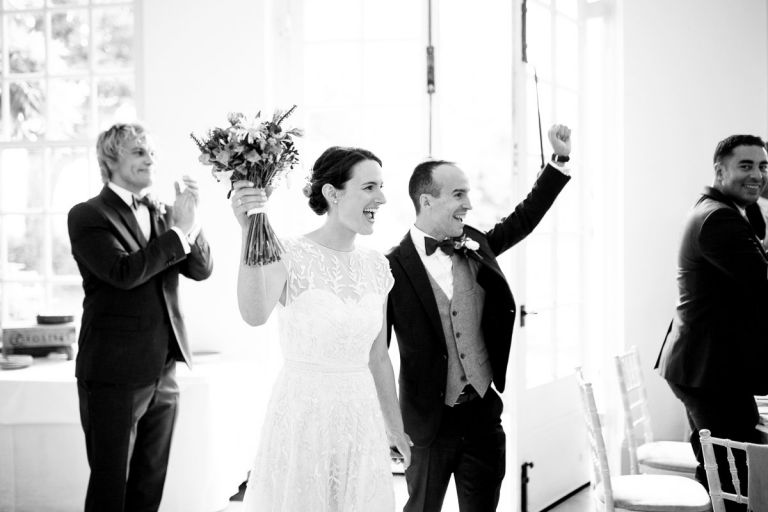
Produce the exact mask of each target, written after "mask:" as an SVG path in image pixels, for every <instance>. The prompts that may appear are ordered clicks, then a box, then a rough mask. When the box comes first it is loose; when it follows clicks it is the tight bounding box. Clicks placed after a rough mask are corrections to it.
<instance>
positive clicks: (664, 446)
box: [637, 441, 699, 474]
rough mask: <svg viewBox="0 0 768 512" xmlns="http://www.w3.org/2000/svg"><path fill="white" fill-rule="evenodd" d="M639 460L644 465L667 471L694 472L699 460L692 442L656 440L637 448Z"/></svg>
mask: <svg viewBox="0 0 768 512" xmlns="http://www.w3.org/2000/svg"><path fill="white" fill-rule="evenodd" d="M637 461H638V463H639V464H641V465H643V466H648V467H650V468H655V469H663V470H665V471H674V472H678V473H690V474H693V473H694V472H695V471H696V466H698V464H699V462H698V461H697V460H696V456H695V455H694V454H693V448H691V445H690V443H684V442H682V441H654V442H652V443H645V444H643V445H640V446H638V448H637Z"/></svg>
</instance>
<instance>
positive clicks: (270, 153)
mask: <svg viewBox="0 0 768 512" xmlns="http://www.w3.org/2000/svg"><path fill="white" fill-rule="evenodd" d="M295 109H296V105H294V106H293V107H291V108H290V109H289V110H288V111H285V112H284V111H281V110H277V111H275V113H274V115H273V116H272V119H271V120H264V121H259V117H260V115H261V112H259V113H258V114H256V116H255V118H254V119H253V120H249V119H247V118H246V117H245V116H244V115H243V114H240V113H232V114H229V116H228V121H229V126H227V127H226V128H213V129H211V130H209V131H208V133H207V135H206V136H205V137H201V138H198V137H196V136H195V135H194V134H190V136H191V137H192V140H194V141H195V144H196V145H197V147H198V149H199V150H200V162H201V163H203V164H205V165H211V166H213V170H212V174H213V176H214V177H215V178H216V179H217V180H220V179H221V178H222V176H223V177H226V178H228V179H229V180H230V182H231V183H232V184H234V182H236V181H239V180H248V181H250V182H251V183H253V184H254V186H255V187H257V188H267V187H274V186H275V185H276V184H277V182H278V181H279V180H280V178H282V176H283V175H284V174H285V173H286V172H288V171H289V170H290V169H293V167H294V166H295V165H296V164H298V162H299V152H298V150H297V149H296V146H295V143H294V140H293V138H294V137H301V136H302V135H303V133H302V131H301V130H300V129H298V128H293V129H290V130H284V129H283V128H282V126H281V123H282V122H283V121H284V120H285V119H286V118H287V117H288V116H289V115H291V114H292V113H293V111H294V110H295ZM231 193H232V190H231V189H230V192H229V194H228V195H227V197H229V195H230V194H231ZM248 216H249V217H250V224H249V227H248V237H247V240H246V247H245V251H244V254H243V262H244V263H245V264H246V265H250V266H256V265H267V264H269V263H274V262H276V261H279V260H280V254H281V253H282V252H283V247H282V245H281V244H280V240H279V239H278V238H277V235H275V232H274V231H273V230H272V227H271V226H270V224H269V220H268V219H267V215H266V213H264V212H263V211H260V210H258V209H257V210H251V211H249V212H248Z"/></svg>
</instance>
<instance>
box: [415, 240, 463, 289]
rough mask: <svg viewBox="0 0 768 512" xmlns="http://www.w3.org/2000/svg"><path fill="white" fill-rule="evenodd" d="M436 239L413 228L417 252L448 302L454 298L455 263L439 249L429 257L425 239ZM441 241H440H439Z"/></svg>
mask: <svg viewBox="0 0 768 512" xmlns="http://www.w3.org/2000/svg"><path fill="white" fill-rule="evenodd" d="M425 237H429V238H434V237H432V236H429V235H428V234H426V233H425V232H423V231H422V230H420V229H419V228H417V227H416V226H415V225H414V226H411V239H412V240H413V245H414V246H415V247H416V252H417V253H419V258H421V262H422V263H424V267H425V268H426V269H427V272H429V275H430V276H432V279H434V280H435V282H436V283H437V284H438V286H440V289H441V290H443V293H445V295H446V296H447V297H448V300H451V299H452V298H453V263H452V262H451V257H450V256H448V255H447V254H445V253H444V252H443V251H441V250H440V249H437V250H436V251H435V252H434V253H433V254H431V255H429V256H427V249H426V248H425V247H424V238H425ZM438 241H439V240H438Z"/></svg>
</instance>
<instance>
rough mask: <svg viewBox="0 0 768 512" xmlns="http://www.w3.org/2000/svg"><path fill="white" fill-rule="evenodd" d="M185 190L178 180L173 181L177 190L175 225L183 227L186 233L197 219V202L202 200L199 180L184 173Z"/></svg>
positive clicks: (174, 211) (174, 205) (174, 204)
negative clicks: (182, 189) (198, 184)
mask: <svg viewBox="0 0 768 512" xmlns="http://www.w3.org/2000/svg"><path fill="white" fill-rule="evenodd" d="M182 180H183V181H184V187H185V188H184V192H182V191H181V185H179V182H178V181H175V182H174V183H173V188H174V189H175V190H176V199H175V200H174V202H173V217H172V220H173V225H174V226H176V227H178V228H179V229H181V230H182V231H183V232H184V233H189V232H190V231H191V230H192V228H193V227H194V226H195V222H196V221H197V203H198V202H199V201H200V190H199V188H198V186H197V181H195V180H194V179H193V178H191V177H189V176H187V175H184V176H183V177H182Z"/></svg>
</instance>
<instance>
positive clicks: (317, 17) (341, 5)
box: [304, 0, 363, 42]
mask: <svg viewBox="0 0 768 512" xmlns="http://www.w3.org/2000/svg"><path fill="white" fill-rule="evenodd" d="M339 13H343V14H342V15H340V14H339ZM362 21H363V2H361V1H360V0H323V1H322V2H304V40H305V41H307V42H309V41H313V42H317V41H349V40H356V39H360V38H361V37H362V36H363V23H362Z"/></svg>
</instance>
